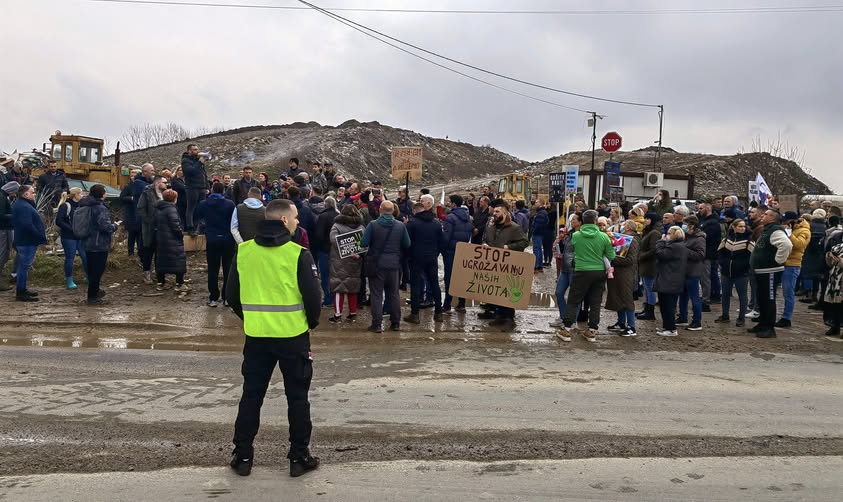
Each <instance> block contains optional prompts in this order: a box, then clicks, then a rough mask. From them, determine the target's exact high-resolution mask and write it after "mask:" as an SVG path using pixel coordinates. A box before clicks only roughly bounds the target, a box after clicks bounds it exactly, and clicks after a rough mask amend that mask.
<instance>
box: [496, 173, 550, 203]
mask: <svg viewBox="0 0 843 502" xmlns="http://www.w3.org/2000/svg"><path fill="white" fill-rule="evenodd" d="M542 181H544V186H542ZM546 185H547V181H546V178H545V177H543V176H532V175H530V174H526V173H510V174H505V175H504V176H503V177H502V178H500V179H499V180H498V186H497V195H498V197H500V198H501V199H503V200H505V201H507V202H509V203H510V205H514V204H515V202H516V201H519V200H523V201H524V202H527V203H528V204H529V202H530V201H531V200H542V201H544V202H547V200H548V194H547V186H546Z"/></svg>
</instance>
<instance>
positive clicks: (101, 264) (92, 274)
mask: <svg viewBox="0 0 843 502" xmlns="http://www.w3.org/2000/svg"><path fill="white" fill-rule="evenodd" d="M107 262H108V251H102V252H97V251H88V270H86V272H87V273H88V299H89V300H91V299H94V298H96V297H97V293H99V290H100V282H102V274H104V273H105V264H106V263H107Z"/></svg>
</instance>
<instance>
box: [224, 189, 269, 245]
mask: <svg viewBox="0 0 843 502" xmlns="http://www.w3.org/2000/svg"><path fill="white" fill-rule="evenodd" d="M265 218H266V207H265V206H264V205H263V202H262V201H261V189H260V188H258V187H252V188H250V189H249V196H248V197H247V198H246V200H244V201H243V202H241V203H240V204H237V207H236V208H235V210H234V212H233V213H232V214H231V225H230V229H231V235H232V236H233V237H234V240H235V241H236V242H237V244H240V243H243V242H246V241H250V240H252V239H254V238H255V232H257V228H258V222H259V221H261V220H264V219H265Z"/></svg>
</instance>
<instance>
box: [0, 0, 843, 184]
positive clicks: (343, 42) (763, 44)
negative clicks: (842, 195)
mask: <svg viewBox="0 0 843 502" xmlns="http://www.w3.org/2000/svg"><path fill="white" fill-rule="evenodd" d="M208 1H209V2H222V0H208ZM314 1H315V2H316V3H317V4H320V5H322V6H325V7H330V6H342V7H352V6H363V7H389V8H399V7H405V8H423V9H436V8H443V9H454V8H458V9H495V8H499V9H510V10H511V9H524V10H529V9H537V10H541V9H545V10H547V9H552V10H556V9H570V10H584V9H588V10H595V9H596V10H605V11H612V10H617V9H623V10H644V9H665V8H668V9H681V8H695V7H698V6H699V5H701V2H696V1H684V0H676V1H667V0H662V1H655V0H652V1H645V0H639V1H621V0H615V1H611V0H602V1H601V0H596V1H587V0H570V1H568V0H555V1H554V0H544V1H542V0H519V1H518V2H515V1H513V0H508V1H506V0H459V1H457V0H438V1H437V0H400V1H399V0H390V1H386V0H358V1H349V0H314ZM320 2H321V3H320ZM224 3H250V4H264V5H296V4H297V2H295V1H294V0H226V1H225V2H224ZM820 3H825V4H834V3H835V2H820ZM839 3H840V4H841V5H843V2H839ZM817 4H818V3H817V2H815V1H813V0H807V1H806V0H775V1H761V0H756V1H751V0H732V1H724V0H711V1H708V2H706V3H705V5H707V6H708V7H725V8H735V7H758V6H763V7H769V6H776V5H779V6H799V5H802V6H807V5H817ZM341 14H342V15H343V16H346V17H348V18H350V19H353V20H354V21H356V22H360V23H362V24H366V25H368V26H371V27H373V28H376V29H378V30H380V31H383V32H385V33H387V34H390V35H393V36H395V37H397V38H401V39H403V40H406V41H408V42H412V43H415V44H416V45H420V46H422V47H424V48H427V49H429V50H432V51H435V52H439V53H442V54H445V55H448V56H451V57H453V58H456V59H460V60H463V61H466V62H470V63H472V64H474V65H477V66H481V67H484V68H488V69H491V70H495V71H498V72H500V73H505V74H509V75H513V76H516V77H518V78H521V79H524V80H529V81H532V82H537V83H541V84H545V85H548V86H552V87H557V88H562V89H566V90H571V91H574V92H578V93H584V94H591V95H598V96H603V97H608V98H612V99H620V100H631V101H640V102H646V103H656V104H664V105H665V130H664V144H665V145H666V146H670V147H673V148H674V149H676V150H679V151H686V152H710V153H718V154H732V153H735V152H737V151H738V150H740V149H741V148H744V149H749V148H750V146H751V143H752V138H753V137H755V136H756V135H760V136H761V138H762V140H763V141H764V142H766V140H767V139H768V138H769V139H773V138H776V137H777V135H778V133H779V132H781V134H782V137H783V138H784V140H786V141H787V142H789V143H790V144H791V145H792V146H797V147H798V148H799V149H800V150H801V151H802V152H804V153H805V165H806V166H807V167H808V168H809V169H810V170H812V171H813V173H814V174H815V175H816V176H818V177H819V178H820V179H821V180H823V181H824V182H826V183H828V184H829V185H831V186H832V188H834V189H835V190H837V191H838V192H841V191H843V170H841V169H840V167H839V162H840V159H841V157H843V139H841V138H843V97H841V95H840V93H841V90H843V50H841V49H840V47H839V43H840V38H839V35H838V32H839V28H840V26H841V25H843V12H836V13H834V12H832V13H830V12H824V13H811V14H808V13H796V14H794V13H790V14H769V13H764V14H758V13H755V14H741V15H737V14H708V15H701V14H696V15H690V14H681V15H674V14H671V15H668V14H658V15H617V16H606V15H568V16H549V15H541V16H536V15H530V16H528V15H497V16H491V15H443V14H396V13H360V12H343V13H341ZM0 19H4V20H6V23H5V26H6V28H5V29H4V30H3V31H4V36H3V38H2V42H0V43H1V44H2V47H3V50H2V52H0V58H2V59H0V60H2V64H3V71H2V72H0V112H1V113H2V120H0V149H3V150H7V151H9V150H13V149H15V148H18V149H26V148H32V147H34V146H38V145H40V144H41V143H42V142H44V141H46V140H48V138H49V135H50V134H51V133H52V132H53V131H54V130H55V129H60V130H62V131H63V132H65V133H71V132H73V133H77V134H86V135H91V136H100V137H102V136H107V137H108V138H110V139H116V138H118V137H119V136H120V135H121V134H122V133H123V131H125V130H126V128H128V127H129V126H131V125H133V124H140V123H144V122H151V123H156V122H161V123H163V122H169V121H172V122H176V123H179V124H182V125H184V126H186V127H189V128H194V127H198V126H208V127H214V126H223V127H226V128H230V127H240V126H247V125H257V124H283V123H290V122H295V121H310V120H315V121H317V122H319V123H321V124H329V125H336V124H339V123H341V122H343V121H345V120H347V119H350V118H355V119H358V120H361V121H369V120H377V121H379V122H381V123H384V124H388V125H392V126H395V127H401V128H406V129H412V130H415V131H418V132H421V133H423V134H426V135H430V136H436V137H444V136H446V135H447V136H449V137H450V138H451V139H459V140H463V141H467V142H471V143H474V144H478V145H482V144H491V145H492V146H494V147H496V148H499V149H501V150H503V151H505V152H507V153H511V154H513V155H516V156H518V157H520V158H523V159H526V160H531V161H538V160H542V159H545V158H547V157H550V156H553V155H558V154H561V153H564V152H567V151H570V150H585V149H588V148H590V130H589V129H587V128H586V118H587V117H586V115H585V114H583V113H579V112H574V111H570V110H565V109H562V108H558V107H555V106H551V105H548V104H544V103H538V102H535V101H531V100H528V99H525V98H522V97H519V96H516V95H512V94H508V93H506V92H504V91H500V90H497V89H493V88H490V87H487V86H484V85H482V84H478V83H476V82H473V81H471V80H468V79H466V78H464V77H461V76H459V75H455V74H453V73H449V72H447V71H445V70H442V69H439V68H436V67H434V66H432V65H430V64H428V63H425V62H423V61H420V60H418V59H415V58H413V57H411V56H409V55H406V54H404V53H401V52H399V51H397V50H395V49H393V48H391V47H388V46H386V45H383V44H381V43H380V42H377V41H375V40H372V39H370V38H367V37H365V36H364V35H362V34H360V33H358V32H356V31H353V30H352V29H350V28H348V27H346V26H343V25H341V24H339V23H337V22H336V21H333V20H331V19H329V18H328V17H326V16H324V15H322V14H320V13H318V12H315V11H288V10H261V9H232V8H200V7H176V6H155V5H127V4H108V3H97V2H91V1H87V0H0ZM478 76H480V75H478ZM482 78H490V79H494V77H485V76H484V77H482ZM494 81H495V82H496V83H499V84H500V85H504V86H507V87H511V88H513V89H516V90H518V91H520V92H524V93H528V94H531V95H535V96H537V97H541V98H543V99H547V100H551V101H555V102H558V103H561V104H565V105H569V106H573V107H576V108H582V109H586V110H595V111H597V112H598V113H601V114H604V115H606V118H605V119H604V120H602V121H600V123H599V127H598V136H602V134H603V133H604V132H606V131H609V130H616V131H618V132H619V133H620V134H621V135H622V136H623V138H624V149H625V150H631V149H636V148H641V147H644V146H647V145H649V144H651V143H652V142H653V141H655V140H656V139H657V137H658V115H657V112H656V110H655V109H652V108H640V107H632V106H624V105H618V104H612V103H602V102H597V101H591V100H585V99H580V98H573V97H570V96H565V95H561V94H556V93H551V92H546V91H542V90H538V89H532V88H529V87H525V86H522V85H519V84H516V83H511V82H509V83H507V82H504V81H501V80H494Z"/></svg>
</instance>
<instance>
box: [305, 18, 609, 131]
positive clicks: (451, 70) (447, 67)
mask: <svg viewBox="0 0 843 502" xmlns="http://www.w3.org/2000/svg"><path fill="white" fill-rule="evenodd" d="M308 9H310V7H308ZM327 15H328V16H331V17H334V19H336V20H337V21H339V22H340V23H342V24H344V25H346V26H348V27H349V28H352V29H354V30H357V31H359V32H360V33H362V34H364V35H366V36H367V37H371V38H374V39H375V40H377V41H379V42H382V43H384V44H386V45H389V46H390V47H393V48H395V49H398V50H399V51H401V52H404V53H407V54H409V55H411V56H413V57H415V58H418V59H421V60H422V61H426V62H428V63H430V64H432V65H434V66H438V67H439V68H442V69H444V70H448V71H450V72H453V73H456V74H457V75H461V76H463V77H466V78H469V79H471V80H474V81H475V82H479V83H481V84H485V85H488V86H490V87H494V88H495V89H500V90H502V91H506V92H509V93H512V94H516V95H518V96H521V97H524V98H527V99H532V100H534V101H539V102H541V103H546V104H548V105H553V106H557V107H559V108H565V109H566V110H572V111H575V112H581V113H586V114H589V115H593V114H594V113H595V112H591V111H588V110H583V109H581V108H575V107H573V106H567V105H563V104H561V103H556V102H554V101H549V100H547V99H542V98H539V97H536V96H531V95H529V94H524V93H523V92H518V91H516V90H513V89H510V88H508V87H503V86H501V85H498V84H495V83H492V82H489V81H488V80H483V79H481V78H478V77H475V76H474V75H469V74H468V73H465V72H461V71H459V70H456V69H454V68H451V67H450V66H446V65H443V64H442V63H439V62H436V61H434V60H432V59H429V58H426V57H424V56H422V55H419V54H416V53H415V52H412V51H409V50H407V49H405V48H403V47H401V46H398V45H396V44H393V43H392V42H390V41H388V40H384V39H382V38H380V37H378V36H377V35H373V34H371V33H369V32H368V31H365V30H363V29H361V28H358V27H356V26H354V25H353V24H352V23H349V22H347V21H346V20H345V19H344V18H341V17H340V16H337V15H336V14H332V13H330V12H328V13H327Z"/></svg>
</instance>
